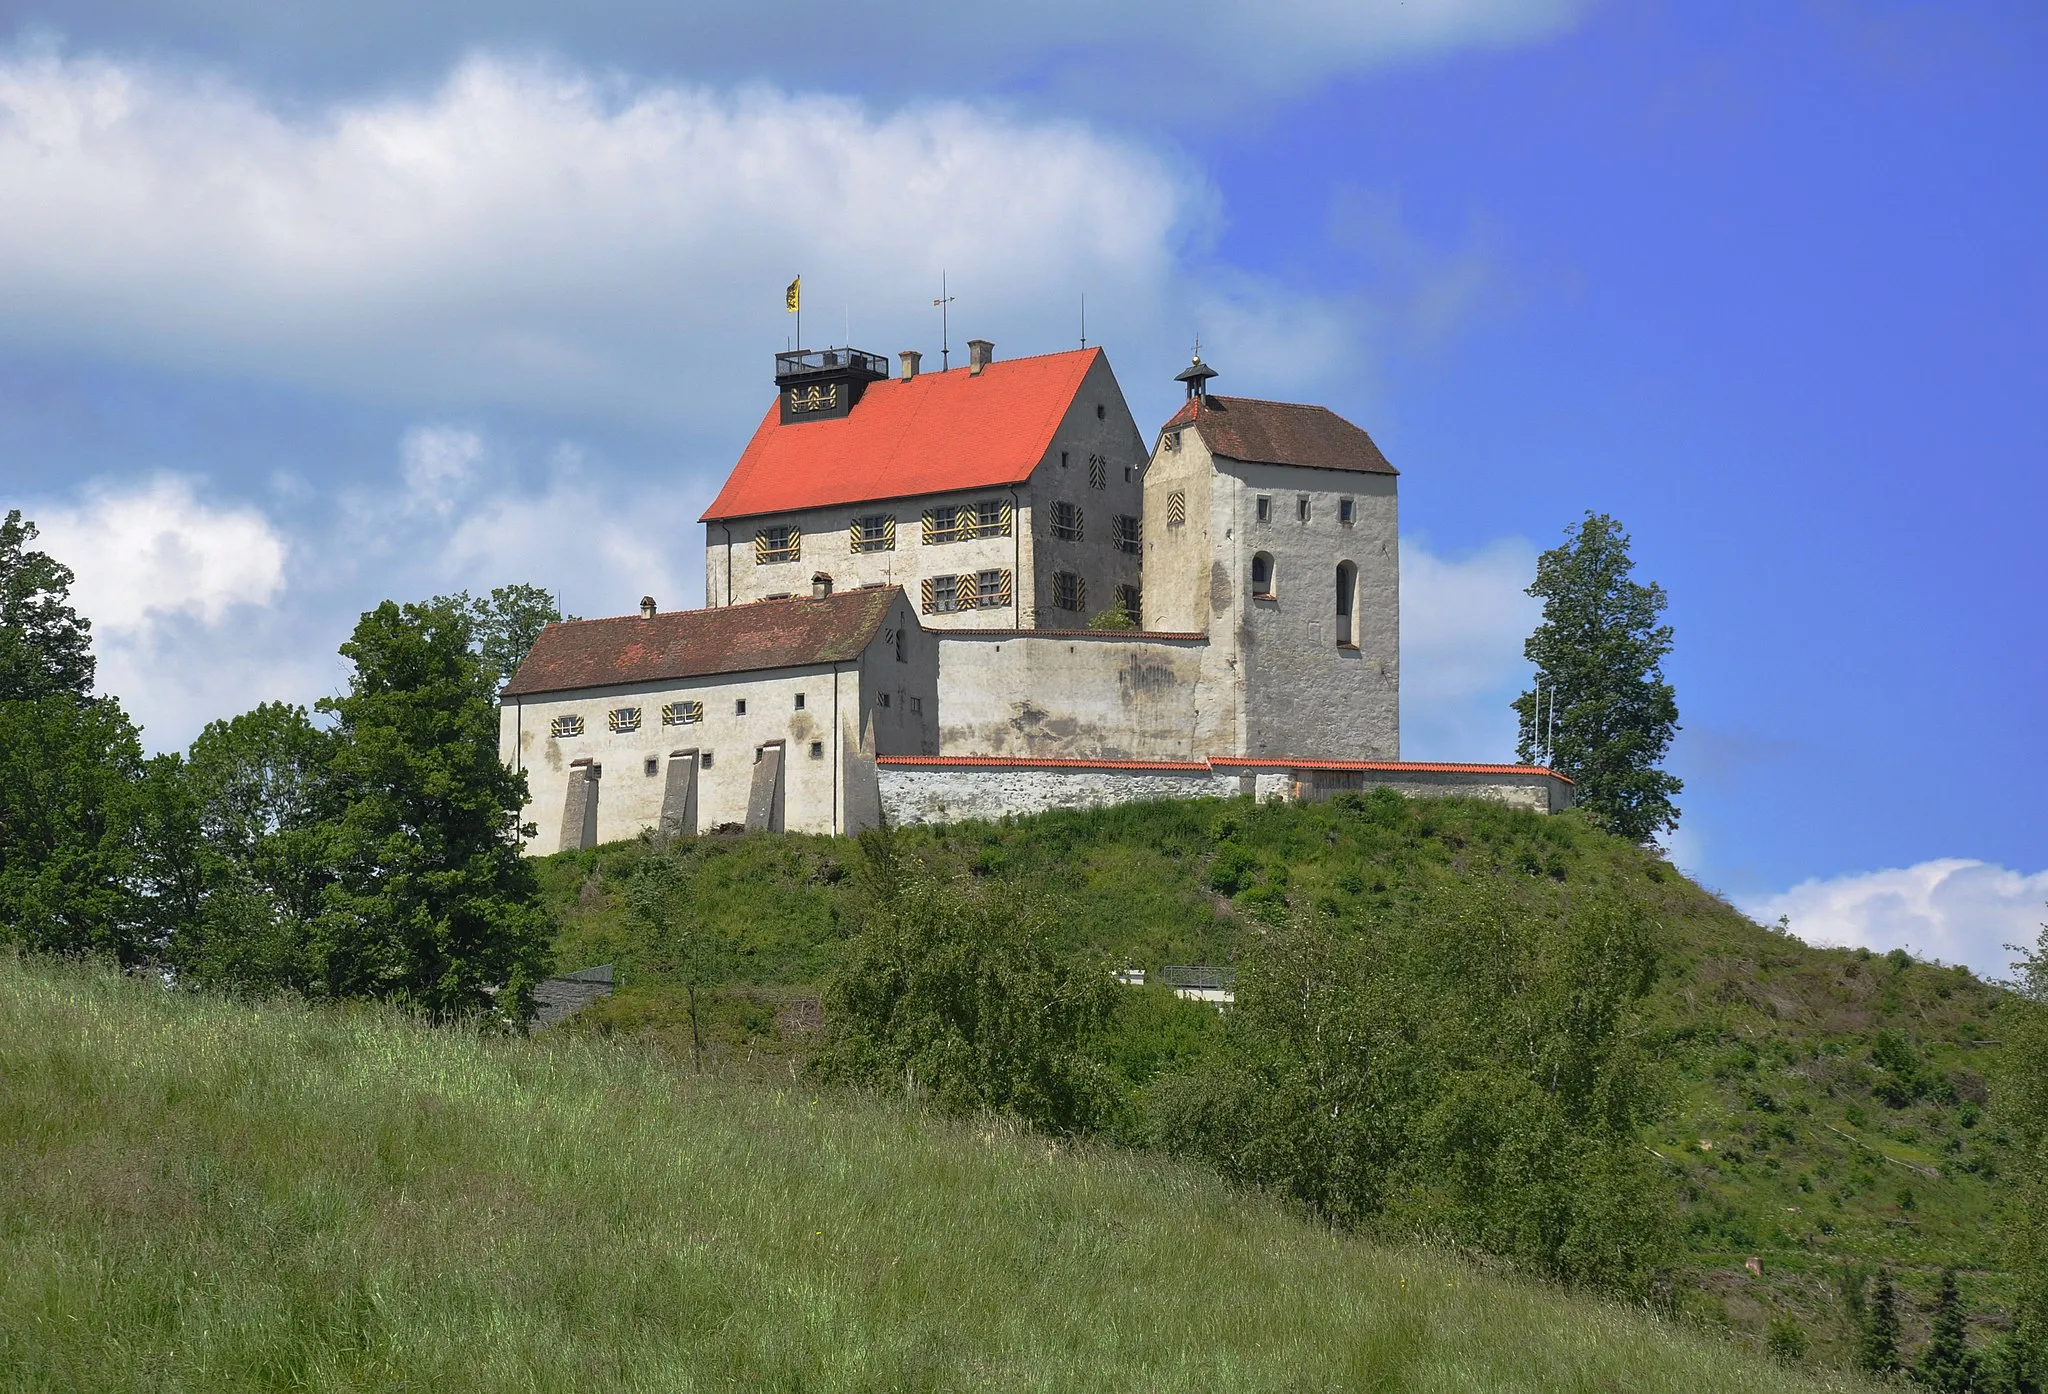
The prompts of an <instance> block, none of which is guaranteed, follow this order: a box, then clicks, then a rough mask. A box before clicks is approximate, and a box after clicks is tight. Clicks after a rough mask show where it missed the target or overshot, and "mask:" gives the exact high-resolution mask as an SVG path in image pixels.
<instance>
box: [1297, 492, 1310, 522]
mask: <svg viewBox="0 0 2048 1394" xmlns="http://www.w3.org/2000/svg"><path fill="white" fill-rule="evenodd" d="M1294 516H1295V517H1296V518H1298V519H1300V520H1301V521H1302V522H1304V523H1306V522H1307V521H1308V495H1307V494H1302V495H1299V496H1298V497H1296V499H1295V500H1294Z"/></svg>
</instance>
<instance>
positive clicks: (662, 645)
mask: <svg viewBox="0 0 2048 1394" xmlns="http://www.w3.org/2000/svg"><path fill="white" fill-rule="evenodd" d="M902 594H903V590H902V588H901V587H899V586H883V587H879V588H876V589H874V590H856V591H842V592H841V593H840V594H838V595H835V596H831V597H829V598H827V599H824V600H812V599H811V598H809V597H808V596H803V597H799V598H797V599H794V600H762V601H757V602H755V603H754V604H752V605H725V606H720V607H719V608H717V609H712V610H674V611H670V612H669V613H668V614H665V615H656V616H655V617H654V618H653V619H642V618H641V617H640V616H638V615H621V616H619V617H618V618H616V619H604V620H569V621H566V622H564V623H562V624H551V625H549V626H548V627H547V628H546V629H543V630H542V631H541V632H540V638H538V639H536V640H535V641H534V644H533V649H532V651H531V652H529V653H528V654H527V655H526V661H525V662H523V663H521V664H520V665H519V671H518V672H516V673H514V674H513V675H512V681H511V682H509V683H507V684H505V695H507V696H515V697H516V696H525V695H528V694H531V693H536V692H569V691H573V690H575V689H577V688H582V687H611V686H613V685H615V684H618V683H636V682H660V681H664V680H666V679H669V678H698V677H709V676H712V675H714V674H719V673H751V672H757V671H759V670H761V669H764V668H794V667H802V666H807V665H810V664H814V663H845V662H849V661H851V660H852V659H855V658H858V657H859V656H860V654H861V652H862V651H863V650H865V649H866V648H867V646H868V645H869V644H870V643H871V642H873V640H874V637H875V631H876V630H878V629H880V628H881V626H882V620H883V618H884V617H885V616H886V615H887V614H888V613H889V607H890V606H891V605H893V604H895V603H896V601H897V600H898V599H899V598H900V597H901V596H902Z"/></svg>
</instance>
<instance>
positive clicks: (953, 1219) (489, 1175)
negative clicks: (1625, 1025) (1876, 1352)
mask: <svg viewBox="0 0 2048 1394" xmlns="http://www.w3.org/2000/svg"><path fill="white" fill-rule="evenodd" d="M749 855H753V854H749ZM0 1385H4V1386H5V1387H7V1388H12V1389H51V1390H56V1389H78V1390H88V1389H89V1390H93V1391H114V1390H131V1389H133V1390H140V1389H149V1390H185V1389H190V1390H202V1389H203V1390H208V1391H214V1390H234V1389H255V1388H264V1389H271V1388H280V1387H291V1388H304V1389H313V1390H323V1389H359V1388H372V1387H374V1388H391V1389H420V1390H428V1389H431V1390H435V1391H459V1390H468V1389H477V1390H492V1391H498V1390H507V1389H519V1390H553V1389H561V1390H571V1389H573V1390H577V1391H602V1390H610V1389H629V1388H630V1389H636V1390H637V1389H678V1390H688V1389H717V1388H728V1387H735V1386H741V1385H744V1386H746V1387H750V1388H753V1387H760V1388H770V1389H791V1390H794V1389H806V1390H835V1389H963V1388H976V1389H1034V1390H1046V1389H1086V1390H1100V1389H1147V1390H1167V1389H1190V1390H1196V1389H1199V1390H1212V1389H1225V1388H1228V1389H1247V1390H1259V1389H1274V1390H1279V1389H1288V1390H1294V1389H1326V1388H1337V1387H1352V1386H1358V1387H1367V1386H1369V1387H1373V1388H1401V1389H1410V1390H1460V1391H1465V1390H1475V1389H1479V1390H1487V1389H1501V1390H1508V1389H1513V1390H1546V1391H1551V1390H1554V1391H1572V1390H1589V1391H1590V1390H1614V1389H1627V1390H1631V1391H1651V1392H1653V1391H1659V1390H1671V1391H1678V1390H1684V1391H1692V1390H1697V1389H1702V1388H1706V1389H1715V1390H1759V1391H1763V1390H1783V1391H1793V1390H1806V1389H1818V1388H1822V1387H1835V1388H1842V1387H1846V1386H1844V1385H1842V1384H1840V1383H1837V1384H1834V1385H1824V1384H1822V1383H1817V1382H1814V1381H1813V1380H1811V1379H1810V1378H1808V1377H1804V1376H1800V1375H1798V1374H1796V1373H1793V1372H1789V1371H1785V1370H1782V1369H1779V1368H1777V1367H1774V1366H1772V1365H1770V1364H1768V1363H1766V1362H1764V1361H1761V1360H1758V1359H1755V1358H1753V1357H1751V1356H1749V1355H1747V1354H1745V1353H1743V1352H1742V1351H1740V1350H1738V1349H1736V1348H1735V1347H1733V1346H1732V1345H1730V1344H1729V1343H1727V1342H1725V1341H1721V1340H1718V1339H1714V1338H1711V1337H1708V1336H1703V1335H1700V1334H1697V1333H1691V1332H1688V1331H1686V1330H1684V1329H1681V1328H1677V1327H1673V1326H1671V1325H1668V1324H1665V1323H1662V1322H1659V1321H1657V1320H1655V1319H1653V1318H1651V1317H1649V1316H1646V1315H1644V1314H1641V1313H1638V1312H1633V1311H1629V1310H1625V1309H1622V1308H1618V1307H1613V1306H1605V1305H1601V1304H1598V1303H1595V1302H1593V1301H1591V1300H1589V1299H1585V1298H1581V1297H1576V1296H1573V1295H1570V1294H1566V1293H1562V1292H1558V1291H1554V1290H1547V1289H1544V1288H1541V1287H1537V1286H1534V1285H1527V1284H1519V1283H1514V1282H1509V1281H1504V1280H1500V1279H1494V1278H1488V1277H1483V1276H1480V1275H1478V1274H1475V1273H1474V1272H1473V1271H1472V1270H1471V1269H1470V1268H1468V1267H1467V1266H1465V1265H1463V1264H1460V1263H1457V1262H1454V1261H1450V1260H1446V1259H1443V1258H1439V1257H1435V1256H1431V1255H1428V1254H1424V1253H1418V1252H1409V1251H1400V1250H1383V1249H1373V1248H1369V1247H1367V1246H1365V1245H1363V1244H1360V1243H1357V1242H1352V1241H1349V1240H1345V1239H1342V1238H1333V1237H1331V1236H1330V1235H1328V1234H1326V1233H1324V1232H1321V1231H1319V1230H1316V1229H1314V1228H1312V1227H1310V1226H1307V1225H1304V1224H1302V1223H1300V1222H1298V1221H1296V1220H1294V1219H1292V1218H1290V1217H1289V1216H1287V1215H1286V1214H1284V1213H1282V1212H1281V1211H1279V1210H1278V1209H1277V1208H1275V1207H1272V1206H1268V1205H1265V1204H1262V1203H1259V1202H1256V1201H1249V1200H1246V1199H1244V1198H1242V1197H1236V1196H1231V1195H1229V1194H1227V1193H1226V1192H1225V1191H1224V1190H1223V1189H1222V1188H1221V1187H1220V1186H1218V1185H1217V1184H1215V1183H1213V1182H1211V1181H1210V1180H1208V1179H1207V1178H1205V1177H1204V1176H1202V1175H1201V1174H1199V1173H1195V1172H1191V1171H1188V1170H1185V1169H1180V1168H1176V1167H1172V1166H1167V1165H1162V1164H1156V1163H1153V1162H1150V1161H1147V1160H1144V1159H1140V1158H1134V1157H1131V1156H1128V1155H1117V1154H1112V1153H1107V1152H1102V1151H1096V1150H1091V1149H1086V1148H1083V1149H1078V1150H1076V1149H1062V1148H1057V1147H1052V1146H1049V1145H1048V1144H1047V1143H1046V1142H1045V1141H1044V1140H1042V1139H1039V1138H1034V1137H1031V1136H1024V1135H1019V1134H1017V1133H1015V1132H1014V1131H1011V1130H1007V1129H1005V1128H1002V1127H999V1126H989V1125H984V1126H979V1127H976V1126H967V1125H960V1126H952V1125H945V1124H939V1123H934V1122H931V1121H929V1120H926V1119H924V1118H922V1117H920V1116H918V1115H916V1114H913V1113H910V1112H907V1111H905V1110H902V1109H899V1108H897V1107H895V1106H893V1105H891V1104H889V1103H887V1102H883V1101H875V1100H861V1099H833V1098H830V1097H822V1098H820V1097H813V1096H812V1095H810V1094H808V1093H806V1092H802V1091H792V1090H790V1089H787V1088H783V1089H777V1088H774V1087H773V1086H772V1085H769V1084H763V1083H761V1082H758V1081H756V1082H747V1081H740V1080H735V1079H732V1078H720V1077H716V1076H710V1075H706V1076H691V1075H689V1074H688V1073H687V1072H684V1071H682V1070H679V1069H678V1068H677V1067H675V1066H673V1065H669V1064H665V1063H663V1062H662V1061H661V1059H660V1058H659V1057H658V1056H657V1055H656V1054H654V1053H652V1052H649V1051H646V1050H644V1049H639V1048H632V1047H626V1046H621V1045H618V1044H615V1043H608V1042H605V1041H602V1040H597V1039H593V1038H591V1037H589V1036H585V1037H582V1038H577V1037H573V1036H563V1035H560V1034H556V1035H553V1036H550V1037H544V1038H542V1039H540V1040H539V1041H526V1040H504V1039H497V1040H485V1039H479V1038H476V1037H474V1036H467V1035H464V1034H461V1033H459V1032H454V1031H431V1030H428V1029H425V1028H422V1027H419V1026H416V1025H413V1024H410V1023H407V1022H405V1021H402V1020H400V1019H397V1018H395V1017H393V1016H391V1015H389V1014H386V1013H382V1012H376V1011H369V1010H358V1011H352V1012H309V1011H306V1010H303V1009H297V1008H287V1007H268V1008H252V1007H246V1006H236V1005H229V1004H225V1003H221V1002H218V1001H214V1000H210V999H206V998H200V997H194V996H188V995H179V994H174V993H170V992H166V991H165V990H164V989H162V988H161V987H160V986H157V985H155V984H153V983H150V982H148V981H142V980H124V979H120V978H117V977H114V976H112V975H110V974H106V973H100V972H96V971H91V970H84V969H75V968H54V967H50V966H46V965H40V964H29V963H24V962H22V961H20V960H16V959H0Z"/></svg>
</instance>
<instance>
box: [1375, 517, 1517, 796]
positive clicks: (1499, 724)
mask: <svg viewBox="0 0 2048 1394" xmlns="http://www.w3.org/2000/svg"><path fill="white" fill-rule="evenodd" d="M1535 575H1536V545H1535V544H1534V543H1533V542H1531V541H1529V540H1528V539H1527V538H1522V537H1504V538H1499V539H1497V540H1495V541H1493V542H1489V543H1488V544H1486V545H1485V546H1484V547H1481V548H1479V549H1478V550H1477V551H1474V552H1471V553H1469V554H1467V555H1464V556H1459V557H1447V556H1442V555H1439V554H1438V553H1436V552H1435V551H1433V550H1431V548H1430V545H1429V542H1428V540H1427V539H1426V538H1419V537H1406V538H1403V539H1402V540H1401V753H1402V754H1403V755H1404V756H1405V757H1406V758H1408V759H1411V760H1511V759H1513V758H1514V746H1515V718H1514V714H1513V713H1512V712H1511V711H1510V710H1509V709H1508V703H1509V702H1510V701H1512V700H1513V699H1514V697H1515V694H1516V693H1517V692H1519V691H1520V690H1521V688H1522V686H1523V684H1524V683H1525V682H1526V681H1527V680H1528V675H1529V665H1528V663H1527V662H1526V661H1525V660H1524V659H1523V658H1522V641H1523V640H1525V639H1526V638H1528V637H1529V632H1530V631H1531V630H1533V629H1534V628H1535V627H1536V622H1537V620H1538V619H1539V618H1540V617H1541V615H1542V604H1541V602H1540V601H1538V600H1536V599H1535V598H1534V597H1532V596H1529V595H1527V594H1525V593H1524V591H1525V590H1526V588H1527V587H1528V585H1529V582H1530V581H1531V580H1533V579H1534V578H1535Z"/></svg>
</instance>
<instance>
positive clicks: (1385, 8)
mask: <svg viewBox="0 0 2048 1394" xmlns="http://www.w3.org/2000/svg"><path fill="white" fill-rule="evenodd" d="M29 3H31V4H32V3H34V0H29ZM16 8H19V6H18V5H17V7H16ZM1589 8H1590V0H1121V3H1118V4H1115V5H1102V4H1098V3H1094V0H1039V2H1038V3H1036V4H1031V5H961V4H958V3H954V2H953V0H898V3H895V4H891V5H886V6H866V7H855V6H847V5H843V4H831V3H816V2H815V0H812V2H809V3H807V0H790V3H785V4H780V5H676V4H673V3H652V2H651V0H582V3H579V4H576V5H561V4H558V3H549V0H491V3H489V4H478V3H462V0H455V3H445V4H435V5H420V4H416V3H405V0H357V3H355V4H352V5H349V6H347V7H345V8H344V7H336V6H329V7H318V6H315V7H305V6H274V5H249V4H245V3H237V2H236V0H96V3H94V4H91V5H77V4H72V5H69V6H63V7H61V10H60V12H59V13H57V14H55V15H53V18H56V19H57V20H58V22H59V23H60V24H61V26H62V27H63V28H64V29H65V30H66V31H68V32H70V33H72V34H73V35H75V36H77V37H79V38H80V39H82V40H84V41H86V42H91V43H96V44H97V43H113V44H116V45H119V46H123V47H132V46H139V47H140V48H141V49H143V50H144V51H150V52H164V51H187V52H190V51H199V52H208V53H223V54H227V55H232V56H235V57H240V58H246V57H250V56H254V55H261V58H260V59H259V64H260V66H263V67H266V68H274V69H281V70H283V71H287V72H290V73H291V74H293V75H294V76H295V77H297V78H298V79H300V80H301V81H311V82H315V83H318V82H321V81H333V80H350V79H354V80H361V79H363V78H365V77H368V78H371V79H372V80H375V79H376V78H377V77H380V76H386V75H388V74H389V73H390V72H391V71H392V70H394V69H396V70H400V71H406V70H409V69H411V67H412V65H415V64H418V63H420V62H421V61H426V62H430V63H431V62H436V61H441V60H443V59H445V58H446V57H447V56H448V55H449V54H451V53H453V52H459V51H462V50H464V49H468V48H471V47H473V46H475V45H478V44H498V43H511V44H515V45H522V46H524V45H532V44H540V45H543V46H546V47H548V48H551V49H552V50H554V51H557V52H561V53H565V54H569V55H573V56H575V57H576V58H578V59H579V60H581V61H585V62H590V63H593V64H596V65H600V66H605V67H612V66H621V65H622V66H624V67H626V68H628V69H632V70H636V71H642V72H646V71H658V72H667V73H693V74H695V75H697V76H698V77H700V78H710V79H713V80H722V79H723V78H725V77H726V76H727V75H728V74H730V73H733V72H747V73H759V74H764V75H767V76H769V77H771V78H773V79H774V80H775V81H778V82H782V83H786V84H792V85H814V84H825V85H831V86H836V87H845V86H849V85H857V86H860V87H862V88H865V89H868V90H889V91H902V90H914V91H920V92H955V93H959V92H971V93H982V92H990V91H1003V90H1006V89H1007V90H1010V91H1013V92H1023V93H1038V94H1040V95H1041V96H1042V98H1043V99H1044V100H1045V101H1047V102H1048V103H1057V104H1058V105H1059V106H1061V107H1062V108H1063V109H1067V110H1075V109H1079V110H1089V111H1102V110H1106V109H1107V110H1121V111H1129V112H1131V113H1133V114H1138V115H1142V116H1143V117H1145V118H1147V119H1149V120H1151V121H1153V122H1158V123H1170V124H1182V123H1186V122H1190V121H1201V120H1203V119H1205V118H1206V119H1219V118H1223V117H1227V116H1228V115H1231V114H1235V113H1238V112H1240V111H1241V110H1242V109H1243V107H1244V105H1245V99H1246V98H1247V97H1251V96H1257V95H1272V94H1284V93H1288V92H1294V91H1300V90H1303V89H1307V88H1313V87H1315V86H1317V85H1319V84H1320V83H1322V82H1324V81H1326V80H1328V79H1330V78H1332V77H1335V76H1339V75H1342V74H1345V73H1350V72H1358V71H1362V70H1366V69H1371V68H1376V67H1380V66H1383V65H1386V64H1390V63H1397V62H1402V61H1412V60H1414V59H1417V58H1422V57H1426V56H1430V55H1434V54H1439V53H1444V52H1447V51H1452V50H1456V49H1460V48H1469V47H1498V46H1504V45H1510V44H1518V43H1526V42H1530V41H1534V40H1540V39H1543V38H1545V37H1548V36H1550V35H1552V34H1556V33H1558V32H1561V31H1562V30H1564V29H1566V28H1568V27H1569V26H1570V25H1572V24H1573V23H1574V22H1576V21H1577V19H1578V18H1579V17H1580V16H1581V15H1582V14H1584V13H1585V12H1586V10H1587V9H1589Z"/></svg>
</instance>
